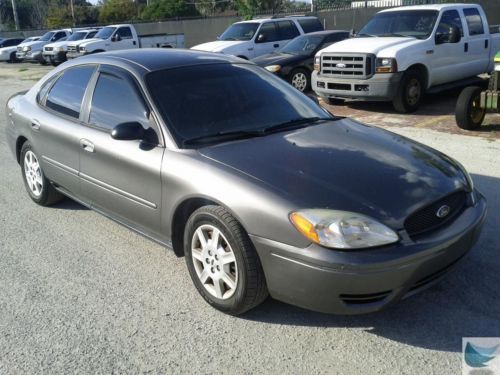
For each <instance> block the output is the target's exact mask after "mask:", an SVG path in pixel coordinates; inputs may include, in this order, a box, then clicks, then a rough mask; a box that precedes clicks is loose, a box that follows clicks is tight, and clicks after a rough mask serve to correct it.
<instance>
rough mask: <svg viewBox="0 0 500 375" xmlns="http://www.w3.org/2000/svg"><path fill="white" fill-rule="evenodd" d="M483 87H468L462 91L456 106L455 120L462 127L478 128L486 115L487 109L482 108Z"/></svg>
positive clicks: (466, 128) (467, 128)
mask: <svg viewBox="0 0 500 375" xmlns="http://www.w3.org/2000/svg"><path fill="white" fill-rule="evenodd" d="M481 91H482V90H481V87H478V86H471V87H466V88H465V89H463V90H462V92H461V93H460V96H459V97H458V100H457V105H456V107H455V120H456V122H457V125H458V127H459V128H461V129H465V130H475V129H478V128H479V127H480V126H481V124H482V123H483V121H484V116H486V109H484V108H481Z"/></svg>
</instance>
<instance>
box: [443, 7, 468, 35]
mask: <svg viewBox="0 0 500 375" xmlns="http://www.w3.org/2000/svg"><path fill="white" fill-rule="evenodd" d="M451 26H456V27H457V28H458V30H460V35H462V36H464V28H463V27H462V20H461V19H460V14H458V11H456V10H447V11H446V12H444V13H443V16H442V17H441V22H439V26H438V29H437V32H438V33H442V34H447V33H448V32H449V30H450V27H451Z"/></svg>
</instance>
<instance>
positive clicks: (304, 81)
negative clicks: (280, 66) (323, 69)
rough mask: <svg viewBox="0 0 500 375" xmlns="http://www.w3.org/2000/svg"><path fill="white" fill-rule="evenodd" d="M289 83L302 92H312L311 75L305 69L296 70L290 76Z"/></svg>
mask: <svg viewBox="0 0 500 375" xmlns="http://www.w3.org/2000/svg"><path fill="white" fill-rule="evenodd" d="M288 82H289V83H290V84H291V85H292V86H293V87H295V88H296V89H297V90H299V91H300V92H307V91H309V90H311V73H310V72H309V71H307V70H306V69H303V68H295V69H294V70H292V72H291V73H290V75H289V76H288Z"/></svg>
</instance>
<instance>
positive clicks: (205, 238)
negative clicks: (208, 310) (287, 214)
mask: <svg viewBox="0 0 500 375" xmlns="http://www.w3.org/2000/svg"><path fill="white" fill-rule="evenodd" d="M184 254H185V257H186V264H187V267H188V270H189V273H190V275H191V279H192V280H193V283H194V285H195V286H196V289H197V290H198V292H199V293H200V295H201V296H202V297H203V298H204V299H205V300H206V301H207V302H208V303H209V304H210V305H212V306H213V307H215V308H216V309H218V310H220V311H222V312H225V313H227V314H231V315H238V314H242V313H244V312H246V311H248V310H250V309H252V308H254V307H255V306H257V305H259V304H260V303H261V302H263V301H264V300H265V299H266V297H267V287H266V282H265V278H264V272H263V270H262V266H261V264H260V260H259V258H258V256H257V253H256V251H255V248H254V247H253V244H252V242H251V241H250V238H249V237H248V235H247V233H246V232H245V230H244V229H243V227H242V226H241V224H240V223H239V222H238V221H237V220H236V219H235V218H234V217H233V216H232V215H231V214H230V213H229V212H227V211H226V210H225V209H224V208H222V207H219V206H205V207H202V208H200V209H198V210H196V211H195V212H194V213H193V214H192V215H191V217H190V218H189V220H188V222H187V225H186V229H185V233H184Z"/></svg>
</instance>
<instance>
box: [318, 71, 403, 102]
mask: <svg viewBox="0 0 500 375" xmlns="http://www.w3.org/2000/svg"><path fill="white" fill-rule="evenodd" d="M401 77H402V73H387V74H375V75H373V76H372V77H371V78H368V79H350V78H344V79H341V78H331V77H328V76H322V75H321V74H319V73H318V72H317V71H314V72H313V74H312V80H311V87H312V89H313V90H314V92H316V94H318V95H319V96H320V97H323V98H342V99H361V100H379V101H390V100H392V99H393V98H394V96H395V95H396V91H397V89H398V86H399V82H400V81H401Z"/></svg>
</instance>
